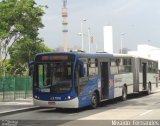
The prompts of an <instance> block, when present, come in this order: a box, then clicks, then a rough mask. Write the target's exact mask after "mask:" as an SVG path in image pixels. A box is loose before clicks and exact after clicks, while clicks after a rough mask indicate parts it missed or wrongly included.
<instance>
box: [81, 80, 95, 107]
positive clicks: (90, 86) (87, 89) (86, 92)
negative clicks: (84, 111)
mask: <svg viewBox="0 0 160 126" xmlns="http://www.w3.org/2000/svg"><path fill="white" fill-rule="evenodd" d="M96 89H98V77H90V78H89V80H88V82H87V84H86V85H85V86H84V87H83V89H81V91H80V93H79V107H80V108H81V107H85V106H88V105H91V97H92V93H93V91H95V90H96Z"/></svg>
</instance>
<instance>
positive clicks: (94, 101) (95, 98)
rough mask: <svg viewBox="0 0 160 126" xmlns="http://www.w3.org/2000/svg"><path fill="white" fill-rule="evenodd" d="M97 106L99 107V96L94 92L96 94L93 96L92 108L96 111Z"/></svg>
mask: <svg viewBox="0 0 160 126" xmlns="http://www.w3.org/2000/svg"><path fill="white" fill-rule="evenodd" d="M97 106H98V96H97V94H96V93H95V92H94V93H93V94H92V99H91V108H92V109H95V108H97Z"/></svg>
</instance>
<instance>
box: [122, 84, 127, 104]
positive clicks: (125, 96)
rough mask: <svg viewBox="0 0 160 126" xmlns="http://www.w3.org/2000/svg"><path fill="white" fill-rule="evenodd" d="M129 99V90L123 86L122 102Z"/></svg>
mask: <svg viewBox="0 0 160 126" xmlns="http://www.w3.org/2000/svg"><path fill="white" fill-rule="evenodd" d="M126 99H127V88H126V86H123V88H122V101H125V100H126Z"/></svg>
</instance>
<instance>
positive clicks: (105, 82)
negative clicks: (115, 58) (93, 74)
mask: <svg viewBox="0 0 160 126" xmlns="http://www.w3.org/2000/svg"><path fill="white" fill-rule="evenodd" d="M100 66H101V99H107V97H108V94H109V64H108V62H101V63H100Z"/></svg>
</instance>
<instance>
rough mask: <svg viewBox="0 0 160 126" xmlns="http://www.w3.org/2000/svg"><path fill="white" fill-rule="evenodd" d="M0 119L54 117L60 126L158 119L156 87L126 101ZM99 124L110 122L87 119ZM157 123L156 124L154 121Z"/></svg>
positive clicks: (159, 107)
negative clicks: (151, 91)
mask: <svg viewBox="0 0 160 126" xmlns="http://www.w3.org/2000/svg"><path fill="white" fill-rule="evenodd" d="M0 119H1V120H6V119H7V120H38V121H35V122H34V123H36V124H37V123H38V125H40V124H43V123H42V122H43V121H42V122H41V121H40V120H57V121H56V122H54V125H56V124H57V125H61V126H72V125H73V126H75V125H76V126H79V125H81V126H82V125H83V126H84V124H83V123H84V122H85V121H84V120H160V90H157V91H156V92H154V93H153V94H151V95H148V96H145V95H140V96H139V95H138V96H137V95H131V96H130V97H129V99H128V100H127V101H123V102H122V101H120V100H119V99H116V100H114V101H107V102H104V103H102V104H101V106H100V107H98V108H97V109H94V110H92V109H89V108H83V109H80V110H71V109H69V110H68V109H65V110H56V109H51V108H50V109H47V108H43V109H40V110H35V111H30V112H24V113H18V114H14V115H8V116H4V117H0ZM58 120H59V121H58ZM81 120H83V121H81ZM27 122H30V121H27ZM25 123H26V122H25ZM25 123H24V124H25ZM32 123H33V122H32ZM45 123H47V124H48V125H49V124H52V123H53V122H52V121H45ZM96 123H98V124H96ZM101 123H104V125H106V124H107V123H111V121H110V122H105V121H87V125H92V126H93V125H103V124H101ZM157 125H159V126H160V124H158V123H157Z"/></svg>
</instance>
